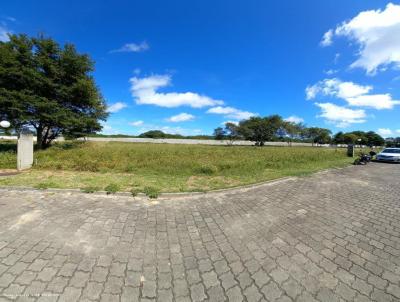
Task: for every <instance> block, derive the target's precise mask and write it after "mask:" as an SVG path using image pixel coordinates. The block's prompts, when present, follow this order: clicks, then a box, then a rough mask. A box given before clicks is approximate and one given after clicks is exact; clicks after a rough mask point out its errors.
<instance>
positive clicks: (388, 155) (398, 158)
mask: <svg viewBox="0 0 400 302" xmlns="http://www.w3.org/2000/svg"><path fill="white" fill-rule="evenodd" d="M376 160H379V161H390V162H397V163H400V148H386V149H384V150H383V151H382V152H380V153H378V155H376Z"/></svg>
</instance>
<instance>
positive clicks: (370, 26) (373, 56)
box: [321, 3, 400, 74]
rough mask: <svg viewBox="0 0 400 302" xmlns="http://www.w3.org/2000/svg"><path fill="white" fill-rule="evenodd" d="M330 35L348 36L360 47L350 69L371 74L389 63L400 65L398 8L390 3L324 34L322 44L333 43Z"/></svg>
mask: <svg viewBox="0 0 400 302" xmlns="http://www.w3.org/2000/svg"><path fill="white" fill-rule="evenodd" d="M333 36H344V37H347V38H348V39H350V40H352V41H355V42H356V43H357V44H358V45H359V52H358V58H357V60H356V61H355V62H353V63H352V64H351V67H352V68H354V67H360V68H363V69H365V70H366V71H367V73H368V74H374V73H376V71H377V70H378V69H380V68H384V69H385V68H386V67H387V66H388V65H391V64H394V65H395V66H400V39H399V38H398V37H399V36H400V5H396V4H393V3H389V4H388V5H387V6H386V8H385V9H384V10H380V9H378V10H369V11H363V12H361V13H359V14H358V15H357V16H356V17H354V18H353V19H351V20H350V21H348V22H343V23H342V24H341V25H340V26H338V27H336V29H335V30H334V31H333V30H332V29H331V30H329V31H328V32H327V33H325V35H324V37H323V39H322V42H321V44H322V45H325V46H328V45H330V44H332V38H333Z"/></svg>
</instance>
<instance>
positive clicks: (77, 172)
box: [0, 142, 352, 196]
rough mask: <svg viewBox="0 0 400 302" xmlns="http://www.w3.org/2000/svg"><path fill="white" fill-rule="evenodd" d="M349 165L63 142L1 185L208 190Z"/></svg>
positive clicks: (331, 155) (2, 164)
mask: <svg viewBox="0 0 400 302" xmlns="http://www.w3.org/2000/svg"><path fill="white" fill-rule="evenodd" d="M15 161H16V155H15V149H14V148H13V147H12V146H10V144H8V145H7V146H3V147H1V143H0V169H6V168H13V166H15ZM351 162H352V159H351V158H348V157H346V154H345V150H343V149H330V148H312V147H263V148H260V147H250V146H233V147H226V146H205V145H169V144H168V145H167V144H134V143H119V142H74V143H71V142H66V143H59V144H55V145H54V146H52V147H51V148H49V149H47V150H44V151H37V152H35V166H34V167H33V169H32V170H31V171H29V172H25V173H22V174H19V175H15V176H9V177H4V178H0V186H30V187H37V188H48V187H51V188H80V189H81V190H82V191H87V192H94V191H98V190H105V191H107V192H110V193H113V192H114V191H115V190H116V189H118V190H120V191H127V192H132V194H133V195H134V194H137V193H138V192H144V193H146V194H147V195H148V196H157V195H158V194H159V193H160V192H185V191H209V190H213V189H221V188H228V187H235V186H240V185H246V184H251V183H257V182H262V181H267V180H272V179H277V178H281V177H285V176H301V175H307V174H310V173H313V172H316V171H320V170H323V169H327V168H334V167H343V166H346V165H348V164H350V163H351Z"/></svg>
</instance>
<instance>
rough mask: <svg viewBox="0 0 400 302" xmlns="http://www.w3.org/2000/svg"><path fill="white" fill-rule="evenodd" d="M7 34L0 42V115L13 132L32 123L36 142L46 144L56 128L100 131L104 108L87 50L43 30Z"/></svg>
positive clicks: (66, 131) (72, 131)
mask: <svg viewBox="0 0 400 302" xmlns="http://www.w3.org/2000/svg"><path fill="white" fill-rule="evenodd" d="M9 37H10V40H9V41H8V42H0V118H1V119H7V120H9V121H10V122H11V124H12V127H13V128H14V129H15V131H17V132H19V131H21V129H23V128H24V127H28V128H34V129H35V131H36V135H37V144H38V147H39V148H47V147H48V146H50V144H51V142H52V141H53V140H54V139H55V138H56V137H57V136H58V135H60V134H61V133H62V134H63V135H65V136H81V135H85V134H90V133H95V132H97V131H100V130H101V128H102V126H101V124H100V121H102V120H105V119H106V118H107V115H108V114H107V112H106V105H105V102H104V99H103V97H102V96H101V94H100V91H99V89H98V88H97V86H96V84H95V82H94V79H93V76H92V75H91V72H93V70H94V63H93V61H92V60H91V59H90V58H89V56H88V55H85V54H79V53H78V52H77V51H76V49H75V47H74V46H73V45H72V44H66V45H64V47H61V46H60V45H59V44H58V43H57V42H55V41H54V40H52V39H50V38H45V37H44V36H39V37H38V38H30V37H28V36H26V35H10V36H9Z"/></svg>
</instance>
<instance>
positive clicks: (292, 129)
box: [282, 121, 305, 146]
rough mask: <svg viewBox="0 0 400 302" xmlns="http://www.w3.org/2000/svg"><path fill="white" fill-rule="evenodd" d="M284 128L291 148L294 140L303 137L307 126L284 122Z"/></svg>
mask: <svg viewBox="0 0 400 302" xmlns="http://www.w3.org/2000/svg"><path fill="white" fill-rule="evenodd" d="M282 128H283V129H284V131H285V134H286V136H287V138H288V145H289V146H291V145H292V141H293V139H296V138H300V137H301V133H302V131H303V129H304V128H305V126H304V125H303V124H302V123H294V122H287V121H284V122H283V126H282Z"/></svg>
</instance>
